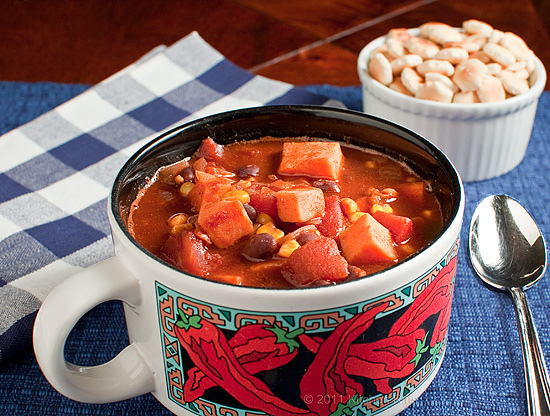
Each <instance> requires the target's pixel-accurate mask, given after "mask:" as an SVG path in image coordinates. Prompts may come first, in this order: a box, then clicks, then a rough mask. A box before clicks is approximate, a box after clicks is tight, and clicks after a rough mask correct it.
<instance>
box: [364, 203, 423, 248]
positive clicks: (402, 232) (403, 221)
mask: <svg viewBox="0 0 550 416" xmlns="http://www.w3.org/2000/svg"><path fill="white" fill-rule="evenodd" d="M372 216H373V217H374V218H375V219H376V221H378V222H379V223H380V224H382V225H383V226H384V227H386V228H387V229H388V230H390V233H391V235H392V237H393V239H394V241H395V242H396V243H397V244H402V243H404V242H406V241H408V240H409V239H410V238H411V235H412V231H413V222H412V220H411V219H410V218H408V217H403V216H400V215H395V214H390V213H388V212H383V211H376V212H375V213H374V214H372Z"/></svg>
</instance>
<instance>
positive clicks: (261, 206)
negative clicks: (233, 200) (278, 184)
mask: <svg viewBox="0 0 550 416" xmlns="http://www.w3.org/2000/svg"><path fill="white" fill-rule="evenodd" d="M249 204H250V205H252V206H253V207H254V208H256V210H257V211H258V212H260V213H261V212H263V213H264V214H267V215H269V216H270V217H271V218H273V220H274V221H275V222H278V221H279V215H278V214H277V198H276V197H275V191H273V190H271V189H269V188H267V187H264V188H262V189H261V190H260V192H255V193H251V194H250V202H249Z"/></svg>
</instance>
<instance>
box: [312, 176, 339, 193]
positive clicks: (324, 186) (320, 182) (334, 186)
mask: <svg viewBox="0 0 550 416" xmlns="http://www.w3.org/2000/svg"><path fill="white" fill-rule="evenodd" d="M313 186H315V187H316V188H319V189H321V190H322V191H323V192H340V187H339V186H338V183H337V182H335V181H327V180H326V179H317V180H316V181H313Z"/></svg>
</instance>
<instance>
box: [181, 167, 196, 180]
mask: <svg viewBox="0 0 550 416" xmlns="http://www.w3.org/2000/svg"><path fill="white" fill-rule="evenodd" d="M180 175H181V177H182V178H183V180H184V182H195V169H193V167H192V166H187V167H185V168H183V170H182V171H181V172H180Z"/></svg>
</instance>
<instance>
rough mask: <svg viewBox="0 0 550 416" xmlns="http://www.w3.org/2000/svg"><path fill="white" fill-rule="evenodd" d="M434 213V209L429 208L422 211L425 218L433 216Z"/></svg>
mask: <svg viewBox="0 0 550 416" xmlns="http://www.w3.org/2000/svg"><path fill="white" fill-rule="evenodd" d="M433 215H434V212H433V211H432V210H429V209H425V210H424V211H422V216H423V217H424V218H428V219H429V218H432V217H433Z"/></svg>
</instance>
